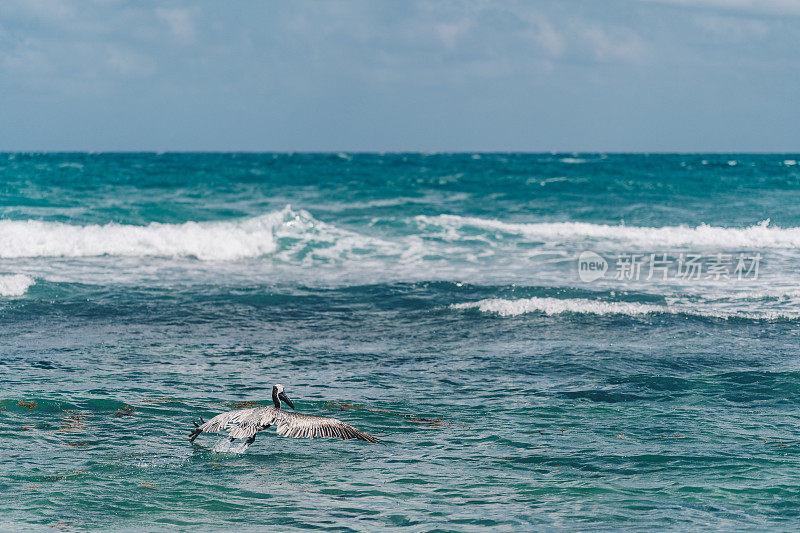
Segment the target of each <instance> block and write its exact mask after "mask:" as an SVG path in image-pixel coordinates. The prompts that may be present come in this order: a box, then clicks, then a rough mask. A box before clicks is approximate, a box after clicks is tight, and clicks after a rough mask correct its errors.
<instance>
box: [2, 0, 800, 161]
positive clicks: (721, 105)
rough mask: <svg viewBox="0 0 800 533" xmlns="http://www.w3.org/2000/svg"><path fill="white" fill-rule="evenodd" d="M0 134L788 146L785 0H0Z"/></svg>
mask: <svg viewBox="0 0 800 533" xmlns="http://www.w3.org/2000/svg"><path fill="white" fill-rule="evenodd" d="M0 149H4V150H266V151H294V150H307V151H399V150H413V151H551V150H557V151H787V152H791V151H794V152H796V151H798V150H800V0H663V1H656V0H602V1H601V0H592V1H569V0H561V1H552V2H551V1H528V2H514V1H507V2H488V1H463V2H432V1H419V2H417V1H407V2H400V1H393V2H388V1H387V2H378V1H363V2H362V1H351V2H285V1H281V2H261V1H255V0H253V1H250V2H239V1H225V2H216V1H215V2H210V1H209V2H180V1H174V2H147V1H136V2H134V1H131V2H122V1H115V0H95V1H92V0H81V1H78V0H3V1H2V2H0Z"/></svg>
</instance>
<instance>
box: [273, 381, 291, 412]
mask: <svg viewBox="0 0 800 533" xmlns="http://www.w3.org/2000/svg"><path fill="white" fill-rule="evenodd" d="M281 401H284V402H286V405H288V406H289V407H291V408H292V409H294V404H293V403H292V400H290V399H289V398H288V397H287V396H286V393H285V392H283V385H281V384H280V383H276V384H275V385H274V386H273V387H272V402H273V403H274V404H275V407H277V408H278V409H280V408H281Z"/></svg>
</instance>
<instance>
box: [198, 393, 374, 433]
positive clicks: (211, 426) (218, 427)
mask: <svg viewBox="0 0 800 533" xmlns="http://www.w3.org/2000/svg"><path fill="white" fill-rule="evenodd" d="M281 400H282V401H284V402H286V405H288V406H289V407H291V408H292V409H294V404H293V403H292V401H291V400H290V399H289V398H288V397H287V396H286V393H285V392H283V385H275V386H274V387H272V403H273V404H274V406H273V405H270V406H266V407H262V406H259V407H253V408H251V409H237V410H235V411H228V412H227V413H222V414H220V415H217V416H215V417H214V418H212V419H211V420H209V421H208V422H205V421H204V420H203V418H202V417H200V424H198V423H197V422H194V426H195V429H194V431H192V432H191V434H190V435H189V437H190V438H189V442H194V439H196V438H197V436H198V435H200V434H201V433H216V432H218V431H224V430H227V429H230V432H229V433H228V434H229V435H230V440H231V442H233V441H234V440H236V439H245V438H246V439H247V441H245V442H246V444H247V445H250V444H252V443H253V441H254V440H256V433H258V432H259V431H261V430H262V429H267V428H268V427H270V426H272V425H274V426H275V430H276V431H277V433H278V435H281V436H284V437H294V438H307V439H313V438H314V437H339V438H340V439H345V440H346V439H359V440H365V441H367V442H380V441H378V439H376V438H375V437H373V436H372V435H368V434H366V433H364V432H363V431H359V430H357V429H356V428H354V427H353V426H351V425H350V424H345V423H344V422H342V421H341V420H337V419H335V418H328V417H325V416H311V415H303V414H300V413H291V412H287V411H283V410H282V409H281Z"/></svg>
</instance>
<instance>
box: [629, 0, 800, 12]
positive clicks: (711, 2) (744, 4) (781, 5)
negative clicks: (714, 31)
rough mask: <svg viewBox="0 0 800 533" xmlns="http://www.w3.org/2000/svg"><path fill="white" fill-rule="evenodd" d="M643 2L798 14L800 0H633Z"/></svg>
mask: <svg viewBox="0 0 800 533" xmlns="http://www.w3.org/2000/svg"><path fill="white" fill-rule="evenodd" d="M635 1H637V2H643V3H656V4H673V5H678V6H687V7H700V8H715V9H719V10H729V11H742V12H749V13H763V14H773V15H800V0H635Z"/></svg>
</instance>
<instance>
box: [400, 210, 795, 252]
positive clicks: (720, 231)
mask: <svg viewBox="0 0 800 533" xmlns="http://www.w3.org/2000/svg"><path fill="white" fill-rule="evenodd" d="M415 220H416V221H417V223H418V224H419V225H420V226H421V227H423V228H427V229H430V228H433V229H435V228H439V231H440V233H441V235H442V236H443V237H444V238H447V239H450V240H454V239H458V238H459V237H461V236H462V234H463V233H467V232H469V231H470V230H472V231H474V230H476V229H477V230H484V231H493V232H501V233H505V234H511V235H518V236H521V237H525V238H529V239H533V240H537V241H560V242H564V241H568V242H576V241H580V242H586V241H595V242H596V241H606V242H610V243H615V244H617V243H621V244H626V245H631V246H653V247H659V248H660V249H663V248H671V247H675V248H677V247H685V246H697V247H703V248H708V247H722V248H726V249H738V248H742V249H755V248H759V249H761V248H778V249H796V248H800V228H778V227H774V226H770V225H769V220H764V221H762V222H760V223H759V224H755V225H753V226H749V227H745V228H725V227H720V226H709V225H706V224H701V225H700V226H696V227H689V226H664V227H660V228H656V227H643V226H625V225H616V226H614V225H608V224H591V223H588V222H549V223H508V222H501V221H499V220H492V219H484V218H476V217H462V216H457V215H438V216H433V217H431V216H424V215H422V216H417V217H416V218H415Z"/></svg>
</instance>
